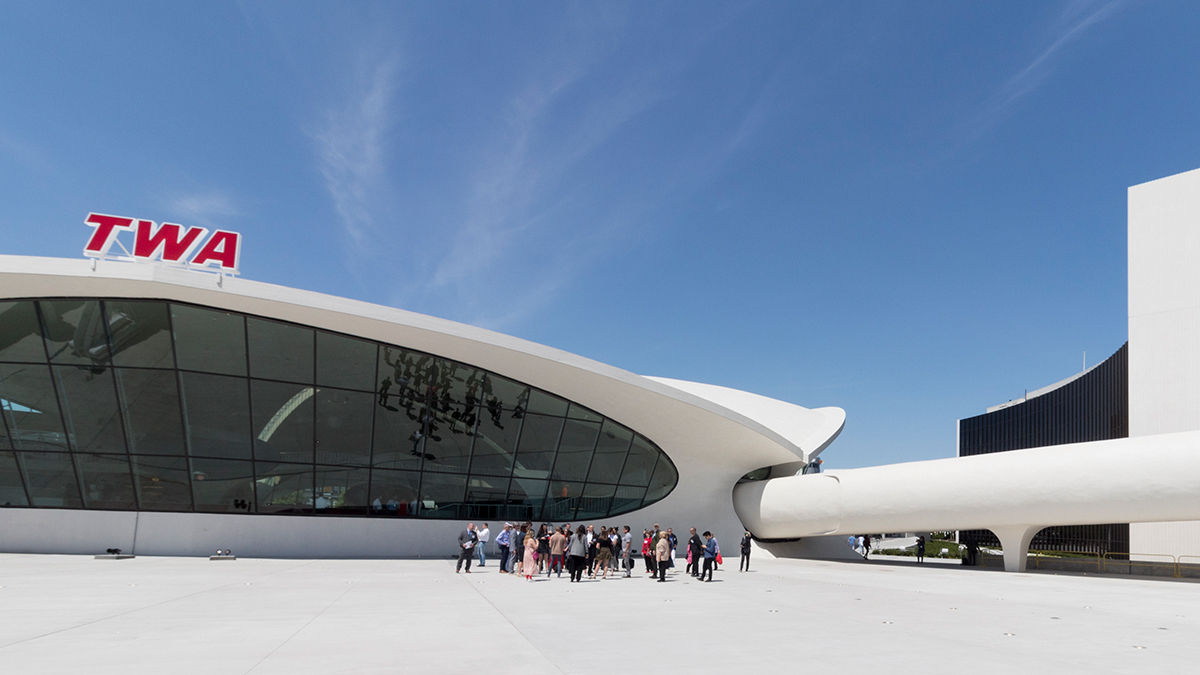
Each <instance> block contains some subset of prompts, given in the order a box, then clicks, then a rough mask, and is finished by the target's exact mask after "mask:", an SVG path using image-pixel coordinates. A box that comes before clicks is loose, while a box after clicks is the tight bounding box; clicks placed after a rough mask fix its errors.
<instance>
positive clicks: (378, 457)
mask: <svg viewBox="0 0 1200 675" xmlns="http://www.w3.org/2000/svg"><path fill="white" fill-rule="evenodd" d="M422 446H423V444H422V434H421V421H420V418H419V417H418V416H417V415H416V414H412V413H409V412H408V411H406V410H402V409H398V408H395V407H394V406H391V405H383V404H382V403H380V402H379V401H377V402H376V405H375V454H374V455H373V459H372V460H371V461H372V464H373V465H374V466H377V467H382V468H385V469H420V468H421V457H422V454H423V450H422Z"/></svg>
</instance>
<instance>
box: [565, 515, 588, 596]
mask: <svg viewBox="0 0 1200 675" xmlns="http://www.w3.org/2000/svg"><path fill="white" fill-rule="evenodd" d="M567 555H569V556H570V559H571V563H570V566H569V567H567V571H568V572H570V577H571V581H573V582H574V581H582V580H583V568H584V567H587V563H586V560H587V530H586V529H584V527H583V526H582V525H580V526H579V529H578V530H576V531H575V534H573V535H571V541H569V542H568V543H567Z"/></svg>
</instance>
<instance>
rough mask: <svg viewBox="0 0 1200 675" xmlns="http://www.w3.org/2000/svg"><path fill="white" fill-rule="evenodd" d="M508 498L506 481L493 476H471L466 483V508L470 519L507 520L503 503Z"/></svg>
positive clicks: (506, 512)
mask: <svg viewBox="0 0 1200 675" xmlns="http://www.w3.org/2000/svg"><path fill="white" fill-rule="evenodd" d="M507 496H508V479H507V478H497V477H493V476H472V477H471V479H470V480H469V481H467V499H466V508H467V511H468V513H470V514H471V517H472V518H488V519H491V520H497V521H499V520H507V519H508V518H509V514H508V511H507V510H506V509H505V503H506V499H507Z"/></svg>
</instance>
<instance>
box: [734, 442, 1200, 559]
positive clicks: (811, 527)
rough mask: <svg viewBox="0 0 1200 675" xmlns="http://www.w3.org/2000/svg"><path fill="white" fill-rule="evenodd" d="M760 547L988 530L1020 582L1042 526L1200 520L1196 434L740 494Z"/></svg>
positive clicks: (758, 487)
mask: <svg viewBox="0 0 1200 675" xmlns="http://www.w3.org/2000/svg"><path fill="white" fill-rule="evenodd" d="M733 504H734V509H735V510H736V511H737V514H738V516H739V517H740V518H741V520H742V522H743V523H744V524H745V526H746V528H747V529H749V530H750V532H752V533H753V534H754V535H755V536H756V537H760V538H765V539H790V538H800V537H813V536H821V535H855V534H862V533H864V532H919V531H939V530H973V529H987V530H991V531H992V532H994V533H995V534H996V536H997V537H999V539H1000V543H1001V545H1002V546H1003V548H1004V568H1005V569H1006V570H1008V571H1024V569H1025V559H1026V556H1027V555H1028V552H1029V543H1030V541H1031V540H1032V539H1033V535H1034V534H1036V533H1037V532H1038V530H1040V529H1042V528H1044V527H1048V526H1050V525H1093V524H1103V523H1141V522H1158V521H1174V520H1200V431H1188V432H1182V433H1174V434H1160V435H1154V436H1140V437H1136V438H1121V439H1116V440H1111V441H1096V442H1091V443H1074V444H1069V445H1055V446H1047V447H1042V448H1031V449H1028V450H1014V451H1011V452H1000V453H994V454H988V455H975V456H971V457H955V458H950V459H937V460H929V461H923V462H907V463H903V464H889V465H884V466H875V467H868V468H863V469H847V470H841V471H837V470H833V471H828V472H826V473H822V474H809V475H802V476H788V477H784V478H772V479H769V480H765V481H754V482H746V483H739V484H738V485H737V486H736V487H735V488H734V491H733Z"/></svg>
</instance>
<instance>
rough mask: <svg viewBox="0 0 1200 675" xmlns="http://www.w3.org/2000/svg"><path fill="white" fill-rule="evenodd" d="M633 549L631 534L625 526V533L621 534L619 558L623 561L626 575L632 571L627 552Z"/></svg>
mask: <svg viewBox="0 0 1200 675" xmlns="http://www.w3.org/2000/svg"><path fill="white" fill-rule="evenodd" d="M632 549H633V535H632V534H630V532H629V526H628V525H626V526H625V534H622V535H621V560H622V562H624V563H625V576H626V577H628V576H629V575H630V574H632V573H633V566H632V565H630V564H629V553H630V551H631V550H632Z"/></svg>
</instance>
